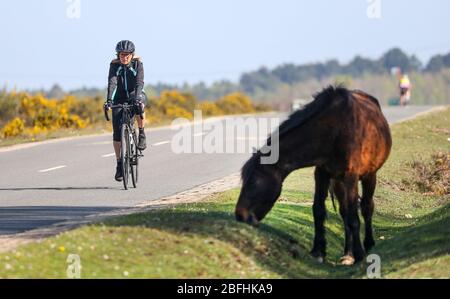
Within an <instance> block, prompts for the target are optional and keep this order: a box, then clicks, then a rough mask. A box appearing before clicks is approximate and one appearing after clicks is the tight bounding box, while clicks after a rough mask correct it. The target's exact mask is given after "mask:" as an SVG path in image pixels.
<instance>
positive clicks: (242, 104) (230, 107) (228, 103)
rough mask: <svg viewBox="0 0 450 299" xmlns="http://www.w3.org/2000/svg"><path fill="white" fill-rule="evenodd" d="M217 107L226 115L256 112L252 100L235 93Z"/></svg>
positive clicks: (222, 100)
mask: <svg viewBox="0 0 450 299" xmlns="http://www.w3.org/2000/svg"><path fill="white" fill-rule="evenodd" d="M216 105H217V106H218V107H219V109H221V110H222V111H223V112H224V113H225V114H239V113H251V112H255V108H254V106H253V103H252V100H251V99H250V98H249V97H248V96H246V95H245V94H243V93H240V92H235V93H232V94H229V95H226V96H224V97H223V98H221V99H220V100H218V101H217V103H216Z"/></svg>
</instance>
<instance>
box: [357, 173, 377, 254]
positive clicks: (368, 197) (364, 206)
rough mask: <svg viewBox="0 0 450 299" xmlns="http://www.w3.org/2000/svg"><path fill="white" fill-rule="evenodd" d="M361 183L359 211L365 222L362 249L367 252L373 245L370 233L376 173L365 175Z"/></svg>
mask: <svg viewBox="0 0 450 299" xmlns="http://www.w3.org/2000/svg"><path fill="white" fill-rule="evenodd" d="M361 183H362V189H363V193H362V198H361V213H362V215H363V217H364V224H365V237H364V249H365V250H366V252H367V251H369V250H370V249H371V248H372V247H373V246H374V245H375V241H374V239H373V233H372V215H373V210H374V202H373V194H374V193H375V186H376V184H377V176H376V174H371V175H369V176H367V177H365V178H364V179H362V181H361Z"/></svg>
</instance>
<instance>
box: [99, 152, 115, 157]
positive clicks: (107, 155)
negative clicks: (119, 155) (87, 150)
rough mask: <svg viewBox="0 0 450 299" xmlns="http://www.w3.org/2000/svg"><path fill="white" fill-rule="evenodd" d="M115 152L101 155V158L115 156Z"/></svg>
mask: <svg viewBox="0 0 450 299" xmlns="http://www.w3.org/2000/svg"><path fill="white" fill-rule="evenodd" d="M115 155H116V154H115V153H112V154H106V155H103V156H102V158H109V157H113V156H115Z"/></svg>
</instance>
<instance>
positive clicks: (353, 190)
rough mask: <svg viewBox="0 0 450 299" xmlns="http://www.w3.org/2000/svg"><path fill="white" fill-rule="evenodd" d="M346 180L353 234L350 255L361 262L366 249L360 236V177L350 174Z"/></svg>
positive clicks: (351, 232) (348, 221)
mask: <svg viewBox="0 0 450 299" xmlns="http://www.w3.org/2000/svg"><path fill="white" fill-rule="evenodd" d="M344 180H345V183H344V184H345V188H346V194H345V195H346V198H345V199H346V202H347V204H348V206H347V215H346V216H347V217H346V222H347V225H348V227H349V229H350V234H351V247H350V248H351V249H350V248H349V252H348V255H350V256H353V258H354V259H355V262H359V261H361V260H362V259H363V258H364V250H363V248H362V245H361V239H360V236H359V233H360V232H359V229H360V220H359V215H358V199H359V196H358V177H357V176H356V175H349V176H347V177H346V178H345V179H344ZM349 245H350V244H349ZM350 250H351V252H350Z"/></svg>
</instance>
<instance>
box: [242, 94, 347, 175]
mask: <svg viewBox="0 0 450 299" xmlns="http://www.w3.org/2000/svg"><path fill="white" fill-rule="evenodd" d="M349 94H350V92H349V90H348V89H346V88H345V87H343V86H341V85H338V86H328V87H327V88H325V89H323V90H322V91H321V92H319V93H317V94H315V95H314V100H313V101H312V102H311V103H309V104H307V105H306V106H305V107H304V108H303V109H301V110H298V111H296V112H294V113H292V114H291V115H290V116H289V118H288V119H287V120H285V121H284V122H283V123H282V124H281V125H280V126H279V127H278V129H277V133H278V134H279V138H281V137H283V136H284V135H286V134H287V133H288V132H290V131H291V130H293V129H295V128H297V127H299V126H301V125H303V124H305V123H306V122H308V121H309V120H310V119H312V118H313V117H314V116H316V115H317V114H319V113H320V112H322V111H324V110H325V109H326V108H327V107H329V106H330V105H332V104H333V103H334V102H335V101H339V100H341V99H348V98H349ZM268 144H271V137H269V138H268V139H267V142H266V145H268ZM261 155H262V153H261V151H258V152H256V153H255V154H253V156H252V157H251V158H250V159H249V160H248V161H247V162H246V163H245V164H244V166H243V167H242V169H241V178H242V182H243V183H246V182H247V181H248V179H249V178H250V177H251V176H252V174H253V172H254V170H255V168H256V166H257V165H258V164H259V163H260V157H261Z"/></svg>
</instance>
